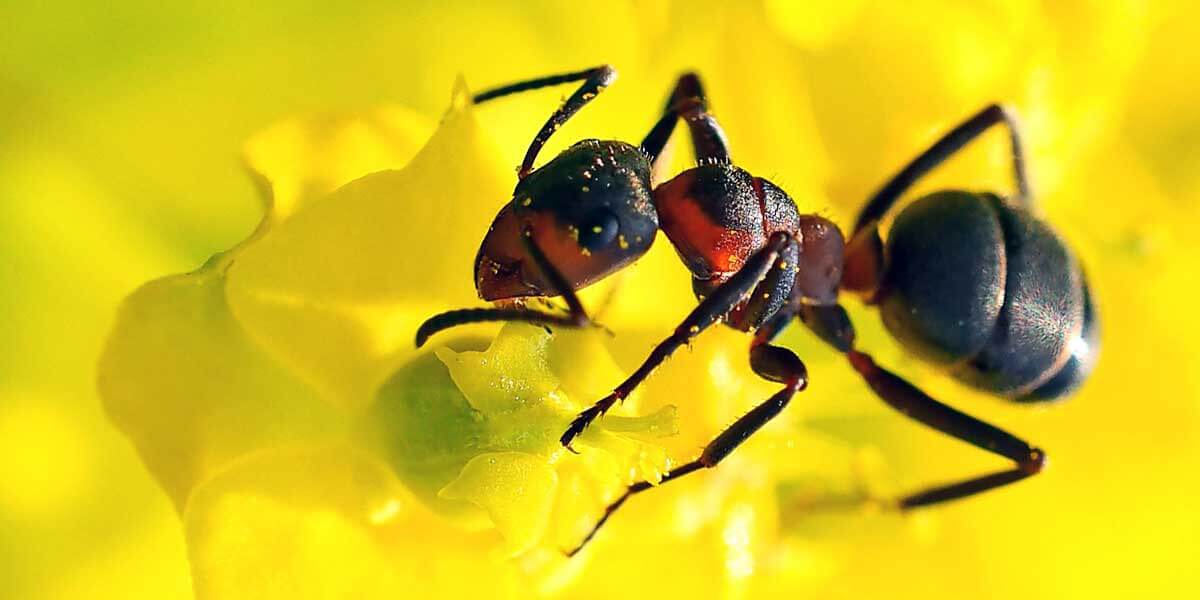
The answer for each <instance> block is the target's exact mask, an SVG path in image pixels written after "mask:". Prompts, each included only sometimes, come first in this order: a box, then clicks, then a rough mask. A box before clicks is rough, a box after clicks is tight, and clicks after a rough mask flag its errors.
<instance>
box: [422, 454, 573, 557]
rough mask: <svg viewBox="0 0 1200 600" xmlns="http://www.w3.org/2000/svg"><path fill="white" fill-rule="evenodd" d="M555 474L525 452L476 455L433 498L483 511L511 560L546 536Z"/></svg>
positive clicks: (540, 458) (542, 460) (543, 463)
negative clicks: (464, 503)
mask: <svg viewBox="0 0 1200 600" xmlns="http://www.w3.org/2000/svg"><path fill="white" fill-rule="evenodd" d="M557 488H558V474H557V473H555V472H554V469H553V468H551V467H550V466H549V465H547V464H546V459H545V458H542V457H540V456H537V455H534V454H525V453H524V452H495V453H488V454H480V455H479V456H476V457H475V458H472V459H471V461H470V462H468V463H467V466H465V467H463V470H462V472H461V473H459V475H458V478H457V479H455V480H454V481H451V482H450V483H449V484H448V485H446V487H444V488H442V490H441V491H440V492H438V495H439V496H441V497H443V498H448V499H451V500H467V501H469V502H471V503H472V504H476V505H478V506H479V507H481V508H483V509H484V510H486V511H487V513H488V516H489V517H491V519H492V522H493V523H495V524H496V529H498V530H500V534H501V535H503V536H504V541H505V546H506V549H507V551H508V553H509V554H510V555H516V554H520V553H521V552H524V551H526V550H529V549H530V548H532V547H533V545H534V544H536V543H537V542H538V540H540V539H541V538H542V535H543V534H545V532H546V524H547V523H548V522H549V520H550V510H551V508H552V502H553V501H554V496H555V492H556V490H557Z"/></svg>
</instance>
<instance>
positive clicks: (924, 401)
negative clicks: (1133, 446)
mask: <svg viewBox="0 0 1200 600" xmlns="http://www.w3.org/2000/svg"><path fill="white" fill-rule="evenodd" d="M800 317H801V320H802V321H803V322H804V324H805V325H807V326H808V327H809V328H810V329H812V330H813V332H814V333H816V334H817V336H818V337H820V338H821V339H823V340H825V341H826V342H828V343H830V345H832V346H834V347H835V348H837V349H838V350H840V351H842V352H845V354H846V357H847V358H849V359H850V364H851V366H853V367H854V370H855V371H857V372H858V374H859V375H860V376H861V377H862V378H863V379H864V380H865V381H866V382H867V385H869V386H870V387H871V389H872V390H873V391H874V392H875V394H876V395H877V396H879V398H880V399H882V400H883V401H884V403H886V404H887V405H888V406H891V407H892V408H894V409H896V410H897V411H899V412H900V413H901V414H903V415H904V416H906V417H908V418H910V419H913V420H914V421H917V422H919V423H922V424H924V425H926V426H928V427H931V428H933V429H936V430H938V431H940V432H942V433H944V434H946V435H949V436H951V437H953V438H957V439H959V440H962V441H964V442H967V443H969V444H972V445H974V446H976V447H977V448H980V449H982V450H986V451H988V452H991V453H992V454H997V455H999V456H1002V457H1004V458H1007V459H1009V460H1011V461H1013V463H1014V464H1015V467H1014V468H1012V469H1007V470H1004V471H998V472H995V473H990V474H986V475H982V476H978V477H972V478H969V479H964V480H962V481H958V482H953V483H949V484H945V485H939V486H934V487H931V488H929V489H925V490H921V491H919V492H915V493H912V494H908V495H906V496H903V497H901V498H900V499H899V500H898V501H897V506H899V507H900V508H902V509H909V508H916V507H919V506H928V505H931V504H938V503H941V502H947V501H950V500H955V499H958V498H965V497H967V496H973V495H975V494H978V493H980V492H986V491H987V490H990V489H994V488H997V487H1000V486H1003V485H1008V484H1010V483H1014V482H1017V481H1020V480H1022V479H1025V478H1026V477H1030V476H1032V475H1036V474H1038V473H1040V472H1041V471H1042V469H1043V468H1045V466H1046V453H1045V452H1043V451H1042V450H1041V449H1040V448H1036V447H1034V446H1031V445H1030V444H1029V443H1028V442H1026V441H1025V440H1022V439H1020V438H1018V437H1016V436H1014V435H1013V434H1011V433H1008V432H1007V431H1004V430H1003V429H1000V428H999V427H996V426H994V425H991V424H988V423H985V422H984V421H981V420H979V419H976V418H975V417H972V416H970V415H968V414H966V413H964V412H961V411H959V410H957V409H955V408H952V407H950V406H947V405H945V404H942V403H941V402H938V401H937V400H935V399H933V398H932V397H930V396H929V395H928V394H926V393H925V392H923V391H921V390H920V389H919V388H917V387H916V386H914V385H912V384H911V383H909V382H907V381H905V380H904V379H903V378H901V377H899V376H898V375H896V374H894V373H892V372H891V371H888V370H887V369H885V368H883V367H881V366H879V365H877V364H875V361H874V360H873V359H872V358H871V357H870V356H868V355H867V354H864V353H862V352H859V351H857V350H855V349H854V348H853V344H854V328H853V325H851V323H850V319H849V317H848V316H847V315H846V311H845V309H843V308H842V307H841V306H840V305H836V304H834V305H830V306H811V307H806V309H805V310H802V311H801V314H800Z"/></svg>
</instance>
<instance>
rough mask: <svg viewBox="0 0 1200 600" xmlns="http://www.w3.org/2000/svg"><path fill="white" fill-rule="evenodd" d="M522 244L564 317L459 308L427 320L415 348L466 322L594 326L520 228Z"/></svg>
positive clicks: (571, 291)
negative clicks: (564, 305) (563, 306)
mask: <svg viewBox="0 0 1200 600" xmlns="http://www.w3.org/2000/svg"><path fill="white" fill-rule="evenodd" d="M521 242H522V243H523V244H524V245H525V249H526V250H527V251H528V252H529V255H530V256H532V257H533V260H534V262H535V263H536V264H537V266H538V268H539V269H541V271H542V273H543V274H545V276H546V279H547V280H548V281H549V282H550V284H551V286H552V287H553V289H554V291H555V292H558V295H559V296H562V298H563V300H564V301H566V303H567V314H565V315H562V314H553V313H547V312H541V311H537V310H530V309H524V308H462V309H457V310H451V311H446V312H444V313H439V314H437V315H434V316H432V317H430V318H428V319H426V320H425V322H424V323H422V324H421V326H420V327H419V328H418V329H417V336H416V344H417V347H418V348H420V347H421V346H423V345H425V342H426V341H428V340H429V338H430V337H431V336H433V335H434V334H436V333H438V332H440V331H444V330H446V329H449V328H451V327H457V326H459V325H466V324H469V323H482V322H489V321H492V322H494V321H519V322H524V323H533V324H540V325H558V326H561V327H572V328H583V327H588V326H590V325H593V324H594V323H593V321H592V320H591V319H590V318H589V317H588V314H587V310H585V309H584V308H583V303H582V302H580V301H579V296H578V295H577V294H576V293H575V289H574V288H573V287H571V284H570V282H568V281H567V278H566V277H564V276H563V274H562V273H561V272H560V271H559V270H558V268H557V267H555V266H554V264H553V263H551V262H550V259H549V258H547V257H546V253H545V252H543V251H542V249H541V248H540V247H539V246H538V245H537V242H536V241H534V239H533V231H532V230H531V229H530V228H529V227H525V228H524V229H522V231H521Z"/></svg>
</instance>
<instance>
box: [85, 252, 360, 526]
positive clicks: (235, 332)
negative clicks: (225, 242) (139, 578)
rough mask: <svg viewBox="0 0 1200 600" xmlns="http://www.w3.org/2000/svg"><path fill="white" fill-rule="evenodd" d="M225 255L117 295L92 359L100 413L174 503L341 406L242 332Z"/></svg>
mask: <svg viewBox="0 0 1200 600" xmlns="http://www.w3.org/2000/svg"><path fill="white" fill-rule="evenodd" d="M223 271H224V260H223V259H222V258H221V257H216V258H214V260H212V261H210V264H209V265H207V266H205V267H204V268H202V269H200V270H199V271H196V272H195V273H190V274H187V275H178V276H174V277H168V278H165V279H159V280H157V281H153V282H150V283H148V284H146V285H144V286H143V287H142V288H141V289H139V290H138V291H137V292H134V294H133V295H132V296H130V297H129V298H128V299H126V300H125V302H124V304H123V305H122V307H121V312H120V315H119V316H118V319H117V323H116V326H115V327H114V329H113V332H112V334H111V335H110V336H109V339H108V343H107V345H106V346H105V349H104V353H103V355H102V356H101V359H100V364H99V367H98V384H99V389H100V394H101V397H102V398H103V400H104V406H105V408H106V409H107V411H108V415H109V418H110V419H112V421H113V423H114V424H116V426H117V427H118V428H119V429H120V430H121V431H122V432H123V433H124V434H125V435H126V436H127V437H129V438H130V439H131V440H132V441H133V443H134V445H135V446H136V447H137V450H138V453H139V454H140V455H141V457H142V460H143V461H145V463H146V465H147V467H148V468H149V469H150V471H151V473H153V475H154V477H155V478H156V479H157V480H158V481H159V483H160V484H161V485H162V486H163V487H164V488H165V489H166V491H167V493H168V494H169V495H170V496H171V499H172V500H173V501H174V502H175V506H176V508H177V509H182V507H183V505H184V502H186V500H187V497H188V495H189V493H190V492H191V490H192V488H193V487H195V486H196V485H197V484H198V483H200V482H202V481H204V480H205V479H207V478H208V477H209V476H210V475H211V474H212V473H214V472H215V471H216V470H217V469H219V468H220V467H222V466H223V465H225V464H226V463H228V462H229V461H231V460H232V459H234V458H236V457H238V456H241V455H242V454H245V453H247V452H250V451H252V450H254V449H256V448H262V447H266V446H272V445H277V444H285V443H294V442H295V441H297V440H304V439H311V438H314V437H321V436H324V435H328V434H330V433H332V432H334V431H338V430H339V429H340V422H341V421H342V419H341V416H340V415H338V414H337V413H336V411H334V410H332V407H331V406H330V405H329V404H328V403H326V402H324V401H323V400H321V399H320V398H319V397H317V396H316V395H315V394H314V393H313V391H312V390H311V389H309V388H308V387H306V386H304V385H303V384H301V383H300V382H298V381H297V380H296V379H295V378H294V377H293V376H292V375H291V374H290V373H289V372H288V371H287V370H286V369H283V368H282V367H281V366H280V365H278V364H277V363H276V362H275V361H273V360H272V359H271V358H270V357H269V356H267V355H265V354H264V353H263V352H262V350H261V349H260V348H259V347H258V346H257V345H256V344H254V343H253V342H252V341H251V340H250V339H249V338H247V337H246V334H245V331H244V330H243V329H242V328H241V326H240V325H239V324H238V323H237V321H236V320H235V319H234V318H233V317H232V315H230V314H229V310H228V306H227V305H226V302H225V289H224V283H225V278H224V276H223Z"/></svg>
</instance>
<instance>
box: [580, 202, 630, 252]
mask: <svg viewBox="0 0 1200 600" xmlns="http://www.w3.org/2000/svg"><path fill="white" fill-rule="evenodd" d="M620 229H621V223H620V221H618V220H617V216H616V215H614V214H612V213H611V212H609V211H608V210H606V209H603V208H602V209H599V210H596V211H594V212H592V213H591V214H590V215H588V218H587V219H586V220H584V222H583V224H582V225H580V227H579V245H580V246H582V247H584V248H587V249H588V250H592V251H596V250H601V249H603V248H605V247H607V246H608V245H609V244H611V243H613V240H615V239H617V232H618V231H620Z"/></svg>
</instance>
